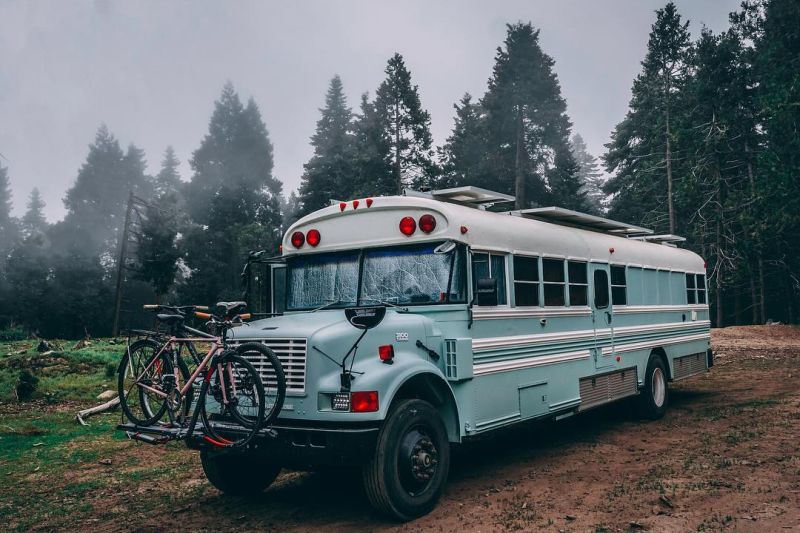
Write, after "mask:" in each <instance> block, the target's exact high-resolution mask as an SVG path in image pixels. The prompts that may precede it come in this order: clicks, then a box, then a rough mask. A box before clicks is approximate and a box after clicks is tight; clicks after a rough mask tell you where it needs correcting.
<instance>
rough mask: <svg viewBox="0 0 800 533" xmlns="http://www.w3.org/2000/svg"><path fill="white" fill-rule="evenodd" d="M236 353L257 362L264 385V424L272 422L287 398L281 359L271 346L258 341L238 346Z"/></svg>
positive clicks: (257, 368)
mask: <svg viewBox="0 0 800 533" xmlns="http://www.w3.org/2000/svg"><path fill="white" fill-rule="evenodd" d="M236 353H237V354H239V355H240V356H242V357H244V358H245V359H247V360H248V361H249V362H251V363H253V362H255V363H256V364H255V365H254V366H256V370H258V373H259V376H260V377H261V384H262V385H264V401H265V405H264V423H263V424H262V427H263V426H264V425H269V424H272V423H273V422H274V421H275V420H276V419H277V418H278V415H280V413H281V409H283V402H284V400H285V399H286V375H285V374H284V372H283V366H282V365H281V360H280V359H278V356H277V355H275V352H273V351H272V350H271V349H270V348H268V347H267V346H264V345H263V344H261V343H258V342H248V343H245V344H242V345H241V346H239V347H237V348H236ZM254 356H255V357H254Z"/></svg>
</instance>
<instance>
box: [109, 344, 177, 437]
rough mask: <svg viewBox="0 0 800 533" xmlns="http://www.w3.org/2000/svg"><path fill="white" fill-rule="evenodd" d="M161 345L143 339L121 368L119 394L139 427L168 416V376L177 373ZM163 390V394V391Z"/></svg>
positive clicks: (125, 357)
mask: <svg viewBox="0 0 800 533" xmlns="http://www.w3.org/2000/svg"><path fill="white" fill-rule="evenodd" d="M160 350H161V344H159V343H157V342H156V341H154V340H152V339H142V340H139V341H136V342H134V343H133V344H131V345H130V346H129V347H128V350H126V352H125V355H124V356H123V357H122V361H121V362H120V364H119V369H118V370H117V393H118V394H119V399H120V405H121V406H122V411H123V412H124V413H125V416H126V417H127V418H128V420H130V421H131V422H133V423H134V424H136V425H138V426H149V425H152V424H154V423H156V422H157V421H158V420H160V419H161V417H162V416H164V413H165V412H166V410H167V398H166V396H162V394H166V392H165V383H164V376H165V375H166V376H170V375H174V374H173V370H172V369H173V365H172V361H170V358H169V357H168V356H167V354H166V352H165V353H161V354H159V351H160ZM159 393H161V394H159Z"/></svg>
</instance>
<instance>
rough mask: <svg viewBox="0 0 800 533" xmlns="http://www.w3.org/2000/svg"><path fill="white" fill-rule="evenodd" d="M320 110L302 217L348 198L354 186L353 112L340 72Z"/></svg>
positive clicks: (303, 185)
mask: <svg viewBox="0 0 800 533" xmlns="http://www.w3.org/2000/svg"><path fill="white" fill-rule="evenodd" d="M320 113H321V114H322V116H321V117H320V119H319V120H318V121H317V129H316V132H315V133H314V135H313V137H311V145H312V146H313V147H314V155H313V156H311V159H310V160H309V161H308V163H306V164H305V165H304V169H305V171H304V172H303V177H302V183H301V185H300V190H299V192H300V195H299V201H300V204H301V207H300V211H299V213H298V214H299V215H300V216H303V215H307V214H308V213H311V212H312V211H316V210H317V209H321V208H323V207H326V206H327V205H328V202H329V201H330V200H331V199H337V198H340V199H343V200H347V199H348V198H349V197H350V195H349V194H348V193H349V192H350V191H352V188H353V183H352V180H353V178H354V175H353V174H354V170H355V169H354V164H353V150H354V145H353V133H352V128H353V125H352V120H353V113H352V111H351V110H350V108H349V107H348V106H347V98H346V97H345V94H344V88H343V86H342V80H341V78H339V76H338V75H337V76H334V77H333V79H332V80H331V82H330V85H329V86H328V92H327V94H326V96H325V107H324V108H322V109H320Z"/></svg>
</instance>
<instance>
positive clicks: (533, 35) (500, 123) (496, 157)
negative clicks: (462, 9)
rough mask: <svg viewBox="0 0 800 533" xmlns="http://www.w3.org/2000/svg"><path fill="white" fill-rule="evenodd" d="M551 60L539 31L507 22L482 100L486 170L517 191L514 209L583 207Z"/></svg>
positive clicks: (563, 104)
mask: <svg viewBox="0 0 800 533" xmlns="http://www.w3.org/2000/svg"><path fill="white" fill-rule="evenodd" d="M553 65H554V61H553V59H552V58H551V57H550V56H548V55H547V54H545V53H544V52H543V51H542V49H541V46H540V45H539V30H536V29H534V28H533V26H532V25H531V24H530V23H518V24H513V25H511V24H510V25H508V34H507V36H506V40H505V41H504V46H503V47H500V48H498V49H497V55H496V56H495V65H494V70H493V72H492V77H491V78H490V79H489V89H488V91H487V93H486V95H485V96H484V97H483V100H482V105H483V108H484V109H485V111H486V120H487V125H486V127H487V134H486V137H487V154H486V159H487V163H488V174H489V175H491V176H492V179H493V180H495V183H496V186H495V187H494V188H495V189H498V188H499V189H500V192H505V193H510V194H514V195H515V196H516V207H517V208H524V207H528V206H529V205H530V204H539V205H541V204H543V203H546V202H549V201H551V199H556V200H557V201H558V202H559V203H561V204H562V205H565V206H566V207H573V208H582V207H584V205H583V204H584V199H583V198H582V195H581V193H580V184H579V183H578V181H577V178H576V175H575V174H576V170H577V169H576V165H575V161H574V160H573V159H572V155H571V153H570V151H569V132H570V122H569V119H568V118H567V115H566V102H565V101H564V99H563V98H562V96H561V87H560V86H559V83H558V78H557V76H556V74H555V73H554V72H553ZM551 193H552V197H551Z"/></svg>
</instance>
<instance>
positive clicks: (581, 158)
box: [570, 133, 606, 215]
mask: <svg viewBox="0 0 800 533" xmlns="http://www.w3.org/2000/svg"><path fill="white" fill-rule="evenodd" d="M570 150H571V151H572V157H573V159H575V162H576V163H577V165H578V172H577V175H578V180H579V181H580V183H581V190H582V192H583V193H584V195H585V196H586V203H587V207H589V211H590V212H592V213H594V214H598V215H599V214H602V213H603V212H604V211H605V202H606V195H605V193H604V192H603V185H604V184H605V179H604V177H603V173H602V171H601V170H600V165H599V164H598V162H597V158H596V157H595V156H593V155H592V154H591V153H589V148H588V147H587V146H586V142H585V141H584V140H583V137H581V136H580V134H578V133H576V134H575V135H573V136H572V138H571V139H570Z"/></svg>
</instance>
